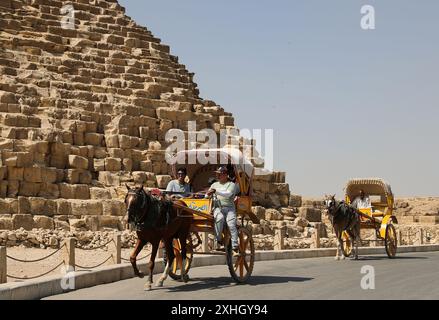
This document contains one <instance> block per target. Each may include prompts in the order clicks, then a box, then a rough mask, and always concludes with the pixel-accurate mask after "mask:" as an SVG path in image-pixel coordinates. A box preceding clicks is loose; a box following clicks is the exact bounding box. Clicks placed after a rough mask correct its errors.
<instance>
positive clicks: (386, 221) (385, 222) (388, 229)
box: [342, 179, 398, 258]
mask: <svg viewBox="0 0 439 320" xmlns="http://www.w3.org/2000/svg"><path fill="white" fill-rule="evenodd" d="M360 190H362V191H363V192H364V193H365V194H366V195H368V196H369V198H370V201H371V207H369V208H360V209H359V212H360V228H361V229H374V230H375V232H376V240H369V241H384V245H385V248H386V253H387V256H388V257H389V258H394V257H395V256H396V251H397V236H396V230H395V227H394V225H393V223H398V220H397V219H396V217H395V216H394V215H393V208H394V201H395V200H394V196H393V193H392V188H391V187H390V185H389V184H388V183H386V182H385V181H383V180H382V179H353V180H350V181H349V182H348V183H347V185H346V199H345V201H346V203H347V204H352V203H353V202H354V200H355V198H356V197H357V196H358V194H359V192H360ZM342 240H343V245H342V250H343V254H344V255H345V256H346V257H348V256H350V255H351V254H352V251H353V250H352V248H353V244H352V239H351V237H350V236H349V235H348V233H347V232H343V235H342Z"/></svg>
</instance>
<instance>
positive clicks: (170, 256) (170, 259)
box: [156, 239, 175, 287]
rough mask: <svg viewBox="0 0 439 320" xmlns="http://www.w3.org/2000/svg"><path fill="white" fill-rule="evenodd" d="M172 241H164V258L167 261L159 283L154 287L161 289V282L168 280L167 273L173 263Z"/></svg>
mask: <svg viewBox="0 0 439 320" xmlns="http://www.w3.org/2000/svg"><path fill="white" fill-rule="evenodd" d="M172 240H173V239H170V240H166V241H165V248H166V256H167V258H168V261H167V263H166V266H165V270H164V271H163V274H162V275H161V277H160V279H159V281H158V282H157V284H156V287H163V282H165V280H166V279H167V278H168V275H169V271H170V269H171V265H172V262H173V261H174V256H175V255H174V248H173V247H172V242H173V241H172Z"/></svg>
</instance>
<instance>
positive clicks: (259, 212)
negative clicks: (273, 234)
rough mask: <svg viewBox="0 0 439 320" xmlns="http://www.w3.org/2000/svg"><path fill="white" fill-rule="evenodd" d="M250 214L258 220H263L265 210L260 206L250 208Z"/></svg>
mask: <svg viewBox="0 0 439 320" xmlns="http://www.w3.org/2000/svg"><path fill="white" fill-rule="evenodd" d="M252 212H253V213H254V214H255V215H256V216H257V217H258V219H259V220H261V219H264V220H265V208H264V207H261V206H255V207H252Z"/></svg>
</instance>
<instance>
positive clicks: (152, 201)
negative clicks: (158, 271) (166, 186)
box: [125, 186, 193, 291]
mask: <svg viewBox="0 0 439 320" xmlns="http://www.w3.org/2000/svg"><path fill="white" fill-rule="evenodd" d="M126 187H127V189H128V193H127V195H126V197H125V204H126V206H127V213H128V223H130V224H132V225H134V226H135V228H136V232H137V243H136V247H135V248H134V251H133V253H132V254H131V256H130V262H131V265H132V266H133V269H134V274H135V275H136V276H138V277H140V278H143V274H142V273H141V272H140V271H139V269H138V268H137V264H136V258H137V255H138V254H139V252H140V251H141V250H142V248H143V247H144V246H145V245H146V244H147V243H151V245H152V252H151V257H150V261H149V279H148V282H147V283H146V284H145V290H146V291H149V290H151V285H152V283H153V280H152V276H153V271H154V261H155V258H156V255H157V250H158V248H159V245H160V241H161V240H163V242H164V244H165V248H166V255H167V264H166V267H165V270H164V272H163V274H162V276H161V277H160V279H159V281H158V282H157V284H156V285H157V287H161V286H163V282H164V281H165V280H166V278H167V277H168V274H169V270H170V266H171V265H172V262H173V260H174V258H175V255H174V250H173V240H174V239H178V240H179V241H180V243H181V244H182V246H181V254H182V257H183V266H184V265H185V259H186V246H185V244H186V239H187V238H188V235H189V231H190V227H191V222H192V218H193V216H192V214H191V213H190V212H188V211H186V210H184V208H182V207H183V206H185V204H184V202H180V201H175V202H171V201H167V200H164V199H158V198H156V197H154V196H152V195H151V193H150V192H146V191H145V190H144V189H143V187H140V188H134V189H130V188H129V187H128V186H126ZM182 269H184V268H182ZM181 279H182V281H185V282H186V281H187V277H186V275H185V273H184V270H182V272H181Z"/></svg>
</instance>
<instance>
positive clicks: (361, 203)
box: [352, 190, 372, 209]
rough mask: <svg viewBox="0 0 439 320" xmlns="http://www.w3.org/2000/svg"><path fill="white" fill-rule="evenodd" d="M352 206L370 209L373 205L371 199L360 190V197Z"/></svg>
mask: <svg viewBox="0 0 439 320" xmlns="http://www.w3.org/2000/svg"><path fill="white" fill-rule="evenodd" d="M352 206H353V207H354V208H357V209H370V208H372V204H371V202H370V198H369V197H368V196H366V195H365V193H364V190H360V192H359V196H358V197H356V198H355V200H354V201H353V202H352Z"/></svg>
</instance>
